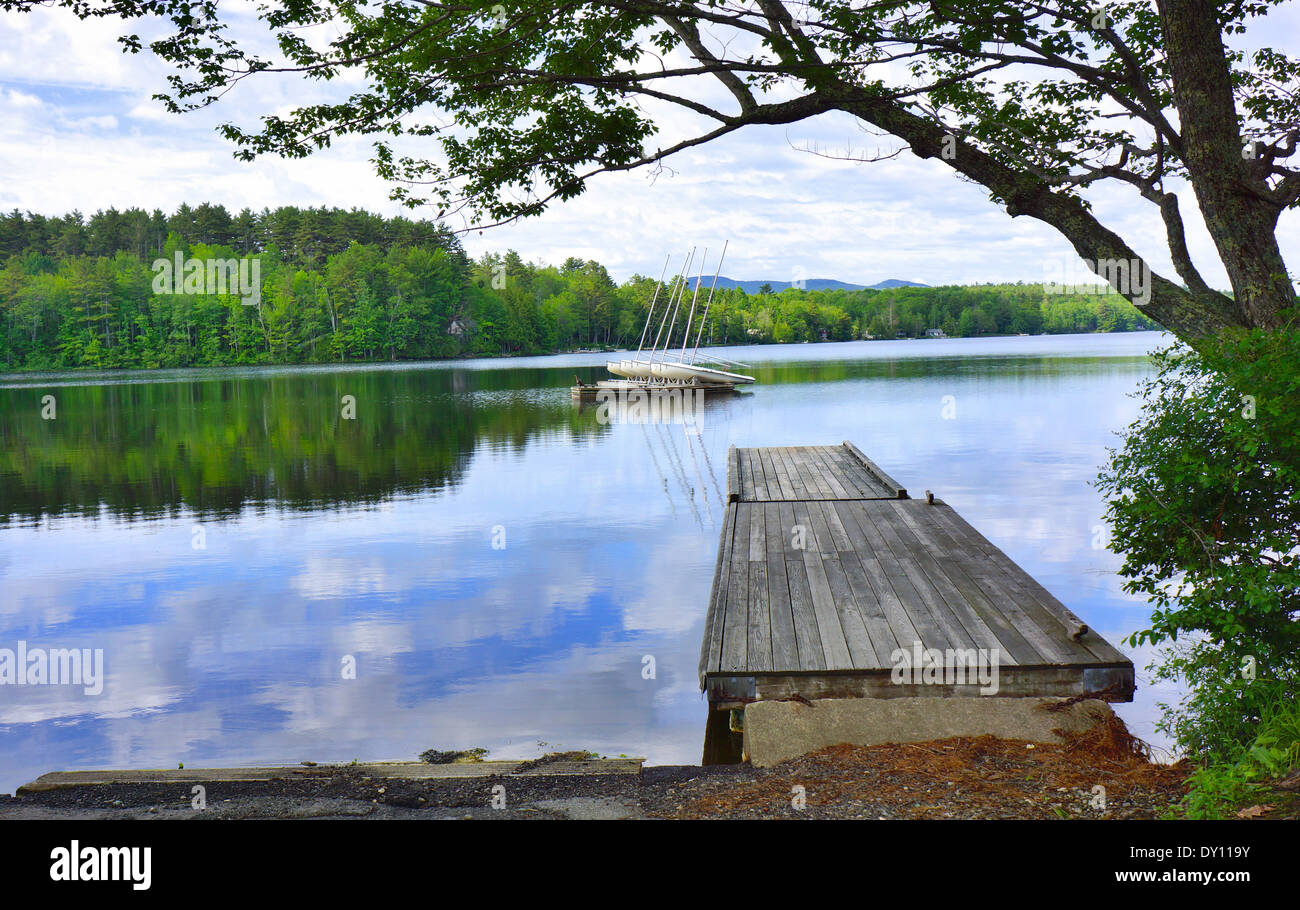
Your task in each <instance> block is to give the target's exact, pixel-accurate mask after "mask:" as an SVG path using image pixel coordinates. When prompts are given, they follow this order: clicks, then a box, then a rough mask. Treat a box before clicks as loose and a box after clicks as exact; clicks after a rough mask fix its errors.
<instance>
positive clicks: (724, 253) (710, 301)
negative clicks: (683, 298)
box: [683, 240, 731, 363]
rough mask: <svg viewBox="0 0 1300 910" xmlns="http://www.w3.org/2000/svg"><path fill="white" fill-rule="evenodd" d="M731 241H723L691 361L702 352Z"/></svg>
mask: <svg viewBox="0 0 1300 910" xmlns="http://www.w3.org/2000/svg"><path fill="white" fill-rule="evenodd" d="M730 243H731V241H730V240H724V241H723V242H722V255H721V256H719V257H718V270H717V271H716V272H714V273H713V287H711V288H709V299H708V301H707V302H706V303H705V304H704V315H703V316H701V317H700V331H699V333H698V334H697V335H696V336H695V350H693V351H691V363H694V362H695V358H696V357H698V356H699V353H700V338H701V336H703V335H704V323H705V322H707V321H708V318H709V307H711V306H713V292H714V291H715V290H717V288H718V276H719V275H721V274H722V260H724V259H726V258H727V245H728V244H730ZM709 341H710V342H711V341H713V330H712V329H709ZM684 353H685V349H683V354H684Z"/></svg>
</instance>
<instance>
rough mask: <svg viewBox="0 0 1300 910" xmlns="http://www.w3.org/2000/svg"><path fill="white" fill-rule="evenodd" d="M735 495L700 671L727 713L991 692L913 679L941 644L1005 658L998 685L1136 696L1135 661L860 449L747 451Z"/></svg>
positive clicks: (739, 453) (946, 509)
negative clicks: (796, 703) (785, 704)
mask: <svg viewBox="0 0 1300 910" xmlns="http://www.w3.org/2000/svg"><path fill="white" fill-rule="evenodd" d="M727 499H728V504H727V510H726V515H725V519H724V523H723V528H722V533H721V541H720V543H719V547H718V562H717V567H716V569H715V574H714V579H713V591H712V594H711V596H710V598H709V608H708V617H707V620H706V623H705V632H704V642H703V645H702V647H701V653H700V667H699V672H700V688H701V689H703V690H704V691H705V692H707V693H708V698H709V702H710V704H711V705H712V706H713V707H714V708H733V709H734V708H739V707H743V706H744V705H745V704H747V703H750V702H753V701H758V700H765V699H795V700H803V699H813V698H851V697H874V698H892V697H901V696H939V697H943V696H954V695H978V694H981V686H980V685H979V684H978V683H975V682H973V681H971V680H964V675H963V676H962V677H958V676H957V675H955V674H954V675H952V677H951V681H943V679H940V680H939V681H937V682H936V681H935V680H934V679H926V680H920V678H919V675H918V676H917V677H916V680H917V681H908V682H899V680H898V678H897V674H895V673H894V670H895V669H896V668H897V666H898V664H899V663H900V659H901V660H912V659H913V658H914V656H915V655H919V654H922V653H924V652H927V651H930V649H934V651H937V652H942V653H945V654H947V653H949V652H951V651H959V652H966V653H969V652H971V651H975V652H978V653H980V654H986V655H989V657H990V660H993V662H994V663H995V664H996V666H997V676H998V680H997V683H998V684H997V687H996V694H997V695H1002V696H1013V697H1014V696H1080V695H1085V694H1094V695H1096V697H1099V698H1104V699H1106V700H1108V701H1131V700H1132V693H1133V688H1134V677H1133V664H1132V662H1131V661H1129V660H1128V658H1126V657H1125V656H1124V655H1123V654H1121V653H1120V652H1119V651H1118V650H1116V649H1115V648H1114V647H1112V646H1111V645H1110V644H1109V643H1107V642H1106V641H1105V640H1104V639H1102V638H1101V636H1099V635H1097V634H1096V633H1095V632H1093V631H1091V630H1089V629H1088V628H1087V626H1086V625H1085V624H1084V623H1083V622H1082V621H1080V620H1079V618H1078V617H1076V616H1075V615H1074V614H1073V613H1071V612H1070V611H1069V610H1068V609H1067V608H1066V606H1065V605H1064V604H1062V603H1061V601H1059V600H1057V599H1056V598H1055V597H1054V596H1052V594H1050V593H1049V592H1048V591H1047V590H1046V589H1044V588H1043V586H1042V585H1040V584H1038V582H1036V581H1035V580H1034V579H1033V578H1031V577H1030V576H1029V575H1028V573H1026V572H1025V571H1024V570H1023V569H1021V568H1020V567H1019V566H1017V565H1016V564H1015V563H1014V562H1012V561H1011V560H1010V559H1009V558H1008V557H1007V555H1006V554H1005V553H1003V552H1002V551H1001V550H999V549H998V548H997V547H996V546H994V545H993V544H992V543H990V542H989V541H988V539H987V538H985V537H984V536H983V535H981V534H980V533H979V532H978V531H976V530H975V529H974V528H972V527H971V526H970V525H969V524H967V523H966V522H965V521H964V520H963V519H962V518H961V516H960V515H958V514H957V513H956V512H955V511H953V509H952V508H951V507H950V506H948V505H946V504H945V503H943V502H942V501H940V500H937V499H931V498H929V497H927V498H924V499H912V498H910V497H908V495H907V491H906V490H905V489H904V488H903V487H902V486H901V485H899V484H898V483H897V482H896V481H895V480H894V479H893V478H891V477H890V476H889V475H888V474H886V473H885V472H884V471H883V470H881V468H880V467H879V466H878V465H876V464H875V463H874V462H872V461H871V459H869V458H867V457H866V456H865V455H863V454H862V452H860V451H859V450H858V449H857V448H856V447H855V446H853V445H852V444H851V443H848V442H846V443H844V444H843V445H841V446H800V447H793V448H754V449H737V448H735V447H732V449H731V450H730V452H729V453H728V469H727ZM901 652H906V657H903V655H902V653H901ZM994 657H995V658H996V659H995V660H994ZM909 679H910V677H909ZM963 680H964V681H963ZM984 694H988V692H987V689H986V688H985V689H984Z"/></svg>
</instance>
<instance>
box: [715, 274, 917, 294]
mask: <svg viewBox="0 0 1300 910" xmlns="http://www.w3.org/2000/svg"><path fill="white" fill-rule="evenodd" d="M705 280H706V283H709V284H711V283H712V282H709V281H708V280H707V278H706V279H705ZM765 284H770V285H771V286H772V290H773V291H774V292H775V291H784V290H785V289H786V288H788V287H790V286H792V285H793V282H791V281H737V280H736V279H735V278H728V277H726V276H725V275H723V276H720V277H719V278H718V287H720V288H741V289H743V290H744V292H745V293H746V294H757V293H758V289H759V288H761V287H762V286H763V285H765ZM803 286H804V287H805V288H807V289H808V290H810V291H861V290H864V289H870V290H877V291H878V290H882V289H884V288H904V287H906V288H924V287H929V285H925V284H921V283H919V282H916V281H904V280H903V279H901V278H886V279H885V280H884V281H881V282H878V283H876V284H869V285H866V284H848V283H847V282H844V281H836V280H835V279H834V278H805V279H804V281H803Z"/></svg>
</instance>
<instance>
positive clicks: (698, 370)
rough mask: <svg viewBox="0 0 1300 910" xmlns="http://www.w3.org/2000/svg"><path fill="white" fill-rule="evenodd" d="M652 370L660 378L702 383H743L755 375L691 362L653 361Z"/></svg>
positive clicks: (748, 381) (749, 380)
mask: <svg viewBox="0 0 1300 910" xmlns="http://www.w3.org/2000/svg"><path fill="white" fill-rule="evenodd" d="M650 372H651V373H652V374H653V375H654V376H655V377H656V378H658V379H671V380H675V381H677V382H694V383H699V384H701V385H722V384H725V385H743V384H747V383H751V382H753V381H754V377H753V376H746V375H744V374H743V373H728V372H727V371H726V370H715V369H713V368H711V367H701V366H695V365H694V364H689V363H671V362H668V363H652V364H650Z"/></svg>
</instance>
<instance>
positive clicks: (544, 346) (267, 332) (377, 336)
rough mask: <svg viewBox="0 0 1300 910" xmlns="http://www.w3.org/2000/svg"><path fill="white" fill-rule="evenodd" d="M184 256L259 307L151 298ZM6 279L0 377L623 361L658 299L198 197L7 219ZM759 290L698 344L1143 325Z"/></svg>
mask: <svg viewBox="0 0 1300 910" xmlns="http://www.w3.org/2000/svg"><path fill="white" fill-rule="evenodd" d="M178 253H179V254H181V256H182V257H184V258H186V259H197V260H202V261H207V260H232V259H236V258H255V259H256V260H257V261H258V263H259V266H260V268H259V270H258V273H259V278H260V281H261V289H260V302H259V303H258V304H257V305H255V306H248V305H245V300H244V299H243V298H241V297H240V296H239V295H238V294H235V293H210V294H204V293H176V294H172V293H157V292H156V283H155V280H154V279H155V271H154V267H153V265H154V263H155V262H156V261H157V260H159V259H166V260H169V261H171V260H172V259H173V258H174V257H175V256H176V255H177V254H178ZM0 266H2V267H0V369H6V370H53V369H69V368H72V369H76V368H93V369H134V368H144V369H156V368H163V367H186V366H208V365H230V364H288V363H320V362H359V361H377V360H419V359H439V358H452V357H468V356H502V355H506V356H508V355H528V354H546V353H555V352H563V351H573V350H584V349H593V348H596V349H612V348H624V347H628V346H631V347H633V348H635V347H636V346H637V344H638V342H639V340H640V335H641V331H642V327H643V326H644V324H645V318H646V312H647V309H648V307H649V306H650V303H651V300H652V298H653V296H654V293H655V289H656V285H657V281H656V279H655V278H654V277H645V276H640V275H634V276H633V277H632V278H630V279H628V280H627V281H625V282H623V283H621V284H620V283H617V282H615V281H614V280H613V279H612V278H611V277H610V274H609V272H608V271H607V269H606V268H605V267H604V266H603V265H601V264H600V263H598V262H594V261H591V260H582V259H579V258H576V257H570V258H569V259H567V260H566V261H565V262H563V263H562V264H560V265H550V264H545V263H533V262H525V261H524V260H523V259H522V258H521V257H520V256H519V255H518V254H517V253H515V252H514V251H509V252H506V253H504V254H497V253H485V254H483V255H482V256H480V257H479V258H477V259H472V258H470V257H469V256H468V255H467V253H466V252H465V249H464V247H463V245H462V243H461V241H460V238H459V237H458V236H457V235H456V234H454V233H453V232H452V231H450V230H449V229H448V228H446V227H445V226H444V225H441V224H436V223H433V222H430V221H427V220H412V219H408V218H404V217H385V216H381V215H376V214H371V213H368V212H365V211H360V210H356V209H353V210H347V211H345V210H342V209H329V208H297V207H293V206H284V207H280V208H277V209H274V210H271V209H264V210H262V211H261V212H253V211H250V210H248V209H245V210H243V211H241V212H239V213H238V214H237V215H232V214H231V213H230V212H229V211H228V210H227V209H226V208H225V207H224V206H222V205H214V204H211V203H206V202H205V203H203V204H201V205H198V206H190V205H181V206H180V207H179V208H178V209H177V210H176V212H175V213H174V214H172V215H170V216H169V215H166V214H164V213H163V212H162V211H159V210H154V211H152V212H148V211H145V210H143V209H139V208H132V209H127V210H125V211H117V210H116V209H111V208H110V209H108V210H107V211H100V212H97V213H95V214H94V215H92V216H90V217H88V218H87V217H85V216H83V215H82V214H81V213H79V212H72V213H70V214H67V215H64V216H62V217H50V216H44V215H40V214H33V213H23V212H19V211H13V212H11V213H9V214H8V215H5V216H0ZM706 285H707V279H706ZM706 290H707V287H706ZM765 291H766V289H763V290H760V293H758V294H754V295H750V294H747V293H745V292H744V291H743V290H740V289H734V290H719V291H718V292H717V294H716V296H715V297H714V299H713V302H712V306H711V308H710V311H709V319H708V323H707V325H706V326H705V327H704V332H703V342H704V344H706V345H707V344H741V343H744V344H772V343H775V344H784V343H792V342H804V341H809V342H818V341H850V340H855V339H869V338H877V339H878V338H915V337H922V336H924V335H925V334H926V333H927V331H931V330H940V331H942V332H943V333H944V334H945V335H948V336H954V337H969V336H975V335H1006V334H1031V335H1032V334H1041V333H1051V334H1059V333H1071V332H1120V331H1133V330H1139V329H1152V328H1156V326H1155V324H1154V323H1153V322H1151V321H1150V320H1148V319H1147V318H1146V317H1144V316H1143V315H1142V314H1141V313H1139V312H1138V311H1137V309H1136V308H1134V307H1133V306H1132V304H1130V303H1129V302H1128V301H1126V300H1125V299H1124V298H1123V297H1121V296H1119V295H1116V294H1056V293H1052V294H1048V293H1045V292H1044V288H1043V285H1042V284H1039V283H1023V282H1022V283H1016V284H997V285H992V284H990V285H977V286H960V287H959V286H948V287H900V288H890V289H885V290H870V289H868V290H818V291H811V290H801V289H795V288H792V289H787V290H784V291H782V292H780V293H767V292H765ZM661 301H662V297H661ZM658 312H661V311H658V310H657V313H658ZM657 318H658V316H656V319H657ZM682 321H684V315H683V317H682V319H679V323H678V324H679V329H678V334H677V336H676V337H677V338H678V340H679V341H680V339H681V334H680V332H681V330H680V325H681V322H682ZM694 326H695V328H696V329H698V326H699V319H698V317H697V320H696V322H695V324H694ZM693 331H694V329H693Z"/></svg>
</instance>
